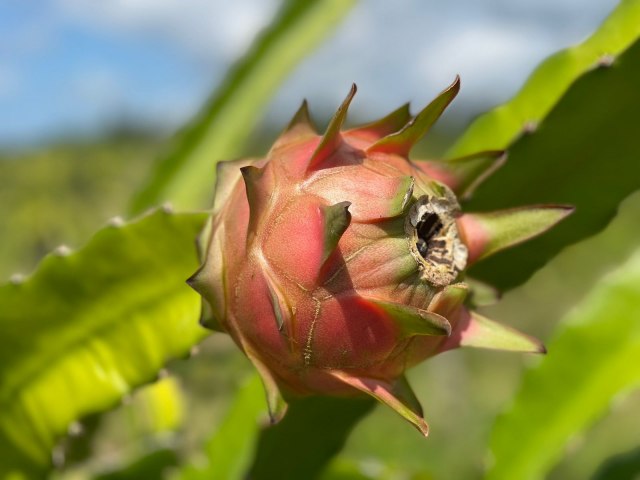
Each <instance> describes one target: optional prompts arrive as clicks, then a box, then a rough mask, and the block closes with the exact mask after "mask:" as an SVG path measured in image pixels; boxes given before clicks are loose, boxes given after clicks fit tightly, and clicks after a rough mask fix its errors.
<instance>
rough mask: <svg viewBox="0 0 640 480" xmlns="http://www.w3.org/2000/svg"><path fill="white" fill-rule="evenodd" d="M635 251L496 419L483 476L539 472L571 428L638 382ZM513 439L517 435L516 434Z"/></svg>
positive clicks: (638, 268) (639, 270)
mask: <svg viewBox="0 0 640 480" xmlns="http://www.w3.org/2000/svg"><path fill="white" fill-rule="evenodd" d="M638 318H640V252H636V254H635V255H634V256H633V257H632V258H631V259H630V260H629V262H628V263H627V264H626V265H625V266H623V267H621V268H620V269H619V270H617V271H615V272H614V273H613V274H611V276H609V277H608V278H606V280H604V281H603V282H602V283H601V284H600V285H599V286H598V287H596V289H595V290H594V291H593V292H592V293H591V294H590V295H589V296H588V297H587V298H586V300H585V301H583V302H582V303H581V304H580V305H579V306H578V308H577V309H576V310H574V311H573V313H572V314H571V315H570V317H569V319H568V320H567V322H566V326H565V327H564V328H563V329H562V331H561V332H560V333H558V334H557V335H556V337H555V338H554V339H553V340H552V341H551V342H550V344H549V354H548V355H547V357H545V358H544V359H543V360H542V362H541V363H540V364H539V365H538V366H537V367H536V368H534V369H533V370H531V371H529V372H528V373H527V375H526V376H525V379H524V382H523V385H522V388H521V389H520V392H519V393H518V396H517V397H516V400H515V403H514V405H513V407H512V408H511V409H510V410H509V411H508V412H507V413H506V414H505V415H504V416H502V417H501V418H499V420H498V422H497V423H496V426H495V429H494V431H493V435H492V439H491V449H492V452H493V456H494V460H495V464H494V466H493V468H492V469H491V470H490V472H489V475H488V478H489V479H492V480H498V479H513V478H518V479H523V480H526V479H533V478H541V477H543V476H544V474H545V472H546V471H547V470H548V469H549V468H550V467H551V466H552V465H553V464H554V462H555V461H557V460H558V458H559V456H560V455H561V454H562V447H563V446H564V445H565V444H566V443H567V441H568V440H569V439H570V437H571V436H572V435H575V434H577V433H579V432H581V431H583V430H584V429H585V428H587V427H588V426H589V425H590V424H591V423H592V422H593V421H594V420H595V419H597V418H598V417H599V416H600V415H601V414H603V413H604V412H605V411H606V409H607V408H608V406H609V404H610V403H611V401H612V399H613V398H614V397H615V396H616V395H618V394H620V393H621V392H624V391H628V390H629V389H631V388H634V387H638V386H640V369H639V368H638V365H640V322H638ZM514 439H517V441H514Z"/></svg>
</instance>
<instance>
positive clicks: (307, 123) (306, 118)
mask: <svg viewBox="0 0 640 480" xmlns="http://www.w3.org/2000/svg"><path fill="white" fill-rule="evenodd" d="M294 129H302V130H304V131H305V132H307V133H314V134H315V133H317V130H316V127H315V125H314V123H313V120H312V119H311V114H310V113H309V104H308V102H307V99H306V98H305V99H304V100H303V101H302V104H301V105H300V108H298V110H297V111H296V113H295V114H294V115H293V118H292V119H291V121H290V122H289V125H287V128H285V133H286V132H290V131H291V130H294Z"/></svg>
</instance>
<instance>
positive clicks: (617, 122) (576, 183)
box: [466, 41, 640, 290]
mask: <svg viewBox="0 0 640 480" xmlns="http://www.w3.org/2000/svg"><path fill="white" fill-rule="evenodd" d="M638 85H640V41H637V42H635V43H634V44H633V45H632V46H631V47H630V48H629V49H628V50H626V51H625V52H623V53H622V54H621V55H620V56H619V57H618V58H617V59H616V60H615V62H614V63H613V64H612V65H610V66H602V67H600V68H597V69H594V70H591V71H590V72H588V73H586V74H585V75H583V76H582V77H580V78H579V79H578V80H577V81H576V82H575V83H574V84H573V85H572V86H571V88H570V89H569V90H568V91H567V92H566V94H565V95H564V96H563V97H562V99H561V100H560V101H559V102H558V104H557V105H556V106H555V107H554V108H553V110H552V111H551V112H550V113H549V115H548V116H547V117H546V118H545V119H544V121H543V122H542V123H541V124H540V125H539V127H538V129H537V130H536V131H535V132H533V133H532V134H529V135H525V136H523V137H521V138H520V139H519V140H518V141H517V142H515V143H514V144H513V145H512V147H511V148H510V151H509V159H508V160H507V162H506V163H505V165H504V166H502V167H501V168H500V169H498V170H497V172H495V173H494V174H493V175H492V176H491V177H489V178H488V179H487V180H486V181H485V182H484V183H483V184H482V185H480V186H479V187H478V189H477V190H476V192H475V194H474V197H473V198H472V199H471V201H470V202H469V203H468V204H467V205H466V208H469V209H473V210H476V211H477V210H491V209H494V208H497V207H499V206H505V205H510V206H516V205H526V204H529V203H540V202H542V203H563V204H568V205H573V206H574V207H575V209H576V210H575V213H574V214H573V215H571V216H570V217H569V218H568V219H567V220H566V221H564V222H563V223H562V224H561V225H559V226H558V227H557V228H555V229H553V230H552V231H550V232H548V234H546V235H543V236H541V237H538V238H536V239H534V240H532V241H531V242H528V243H526V244H522V245H519V246H517V247H515V248H513V249H511V250H510V251H508V252H501V253H499V254H498V255H496V256H494V257H492V258H489V259H487V260H486V261H485V262H484V263H483V264H481V265H477V266H475V267H473V268H472V270H471V272H472V275H474V276H475V277H477V278H479V279H481V280H483V281H486V282H488V283H490V284H492V285H494V286H496V287H498V288H499V289H502V290H507V289H509V288H513V287H515V286H517V285H520V284H521V283H523V282H524V281H525V280H526V279H528V278H529V277H530V275H531V274H532V273H533V272H535V271H536V270H538V269H539V268H540V267H542V266H543V265H544V264H545V263H547V262H548V261H549V259H551V258H552V257H553V256H555V255H556V254H557V253H558V252H559V251H560V250H562V249H563V248H564V247H566V246H568V245H571V244H572V243H575V242H578V241H580V240H582V239H584V238H587V237H589V236H591V235H593V234H595V233H597V232H598V231H600V230H601V229H603V228H604V227H605V226H606V225H607V224H608V223H609V221H610V220H611V219H612V218H613V216H614V215H615V214H616V212H617V209H618V205H619V204H620V202H621V201H622V200H624V199H625V198H626V197H627V196H628V195H629V194H631V193H632V192H634V191H635V190H637V189H639V188H640V162H638V147H637V145H638V143H637V142H638V105H640V89H639V88H638ZM534 186H535V187H534ZM516 265H517V268H514V266H516Z"/></svg>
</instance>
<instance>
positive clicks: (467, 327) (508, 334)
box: [452, 312, 546, 353]
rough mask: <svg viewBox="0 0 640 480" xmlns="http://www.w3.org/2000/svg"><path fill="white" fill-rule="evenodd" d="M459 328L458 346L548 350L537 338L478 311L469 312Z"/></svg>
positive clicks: (531, 350) (529, 350) (525, 351)
mask: <svg viewBox="0 0 640 480" xmlns="http://www.w3.org/2000/svg"><path fill="white" fill-rule="evenodd" d="M458 328H459V330H458V331H457V332H456V335H455V339H454V340H455V342H456V343H457V345H456V346H463V347H475V348H487V349H492V350H504V351H510V352H520V353H545V352H546V348H545V347H544V345H543V344H542V342H541V341H540V340H538V339H537V338H535V337H532V336H530V335H527V334H525V333H522V332H519V331H518V330H516V329H515V328H512V327H509V326H507V325H502V324H501V323H498V322H496V321H494V320H491V319H489V318H486V317H484V316H482V315H480V314H479V313H477V312H469V314H468V315H466V316H465V317H463V318H462V319H461V322H460V325H459V326H458ZM452 338H454V337H452Z"/></svg>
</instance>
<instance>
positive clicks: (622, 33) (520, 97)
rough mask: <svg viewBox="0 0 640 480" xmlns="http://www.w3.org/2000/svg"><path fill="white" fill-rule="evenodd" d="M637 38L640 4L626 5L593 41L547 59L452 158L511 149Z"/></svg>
mask: <svg viewBox="0 0 640 480" xmlns="http://www.w3.org/2000/svg"><path fill="white" fill-rule="evenodd" d="M639 36H640V1H639V0H622V1H621V2H620V4H619V5H618V7H617V8H616V9H615V10H614V11H613V12H612V13H611V15H609V17H608V18H607V19H606V20H605V21H604V22H603V24H602V25H601V26H600V28H599V29H598V30H597V31H596V32H595V33H594V34H593V35H591V37H589V38H588V39H587V40H585V41H584V42H583V43H582V44H580V45H577V46H575V47H571V48H568V49H566V50H562V51H560V52H558V53H556V54H554V55H553V56H551V57H549V58H548V59H547V60H545V61H544V62H543V63H542V64H540V66H538V68H536V70H535V71H534V72H533V74H532V75H531V76H530V77H529V79H528V80H527V82H526V84H525V85H524V86H523V88H522V89H521V90H520V91H519V92H518V94H517V95H516V96H515V97H514V98H513V99H511V100H510V101H509V102H507V103H505V104H504V105H501V106H499V107H497V108H495V109H494V110H491V111H490V112H488V113H485V114H484V115H482V116H480V117H479V118H478V119H477V120H476V121H474V122H473V124H472V125H471V126H470V127H469V128H468V129H467V131H466V132H465V133H464V135H462V137H460V139H458V141H457V142H456V143H455V144H454V146H453V147H452V148H451V149H450V151H449V153H448V156H449V157H458V156H463V155H468V154H470V153H475V152H478V151H482V150H496V149H497V150H499V149H505V148H507V147H508V146H509V145H510V144H511V143H512V142H514V141H515V140H516V139H517V138H518V137H519V136H520V135H521V134H522V132H523V131H526V130H528V129H530V128H534V127H535V125H537V124H538V123H540V122H541V121H543V120H544V118H545V117H546V116H547V115H548V114H549V112H550V111H551V110H552V109H553V107H554V106H555V105H556V103H557V102H558V101H559V100H560V99H561V98H562V97H563V95H564V94H565V93H566V92H567V90H568V89H569V87H570V86H571V84H572V83H573V82H574V81H575V80H576V79H578V78H579V77H580V76H582V75H584V74H585V73H587V72H589V71H590V70H591V69H593V68H594V67H597V65H598V64H605V65H606V64H609V63H610V62H611V61H612V60H613V59H615V58H616V57H617V56H618V55H620V54H621V53H622V52H624V51H625V50H626V49H627V48H629V47H630V46H631V45H632V44H633V43H634V42H635V41H636V40H637V38H638V37H639Z"/></svg>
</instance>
